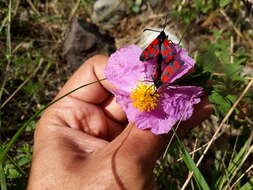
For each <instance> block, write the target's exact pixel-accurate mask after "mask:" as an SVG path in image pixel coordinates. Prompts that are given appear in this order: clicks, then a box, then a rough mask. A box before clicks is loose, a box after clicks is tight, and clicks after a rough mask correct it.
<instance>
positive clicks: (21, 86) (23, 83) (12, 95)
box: [0, 58, 44, 109]
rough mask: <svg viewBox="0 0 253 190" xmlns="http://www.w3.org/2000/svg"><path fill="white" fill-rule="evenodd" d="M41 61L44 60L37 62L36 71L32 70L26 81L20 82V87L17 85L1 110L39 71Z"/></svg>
mask: <svg viewBox="0 0 253 190" xmlns="http://www.w3.org/2000/svg"><path fill="white" fill-rule="evenodd" d="M43 61H44V59H43V58H41V59H40V61H39V64H38V66H37V67H36V69H35V70H34V72H33V73H31V74H30V75H29V76H28V77H27V79H26V80H25V81H24V82H22V83H21V84H20V85H19V87H18V88H17V89H16V90H15V91H14V92H13V93H12V94H11V95H10V96H9V97H8V98H7V99H6V100H5V101H4V102H3V104H2V105H1V106H0V109H2V108H3V107H4V106H5V105H6V104H7V103H8V102H9V101H10V100H11V99H12V98H13V97H14V96H15V95H16V94H17V93H18V91H19V90H20V89H22V88H23V86H24V85H25V84H26V83H27V82H29V80H30V79H31V78H32V77H33V76H34V75H35V74H36V73H37V72H38V70H39V68H40V66H41V64H42V63H43Z"/></svg>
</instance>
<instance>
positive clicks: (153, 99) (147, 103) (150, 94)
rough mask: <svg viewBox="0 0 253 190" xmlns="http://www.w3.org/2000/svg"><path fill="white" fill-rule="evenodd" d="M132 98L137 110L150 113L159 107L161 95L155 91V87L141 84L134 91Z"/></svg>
mask: <svg viewBox="0 0 253 190" xmlns="http://www.w3.org/2000/svg"><path fill="white" fill-rule="evenodd" d="M130 98H131V101H132V103H133V106H134V107H135V108H138V109H139V110H140V111H148V112H149V111H152V110H154V109H156V107H157V106H158V101H159V94H158V93H157V92H156V91H155V87H154V86H150V85H149V86H148V85H145V84H139V85H138V86H137V88H136V89H134V90H133V91H132V93H131V95H130Z"/></svg>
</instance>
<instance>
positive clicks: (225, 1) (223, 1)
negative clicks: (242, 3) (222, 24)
mask: <svg viewBox="0 0 253 190" xmlns="http://www.w3.org/2000/svg"><path fill="white" fill-rule="evenodd" d="M229 3H230V0H220V7H225V6H226V5H227V4H229Z"/></svg>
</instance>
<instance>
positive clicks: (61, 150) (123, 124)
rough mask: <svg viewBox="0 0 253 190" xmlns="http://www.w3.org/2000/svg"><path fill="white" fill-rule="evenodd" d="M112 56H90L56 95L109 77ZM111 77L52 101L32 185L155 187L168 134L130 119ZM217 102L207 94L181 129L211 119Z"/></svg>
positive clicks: (38, 140)
mask: <svg viewBox="0 0 253 190" xmlns="http://www.w3.org/2000/svg"><path fill="white" fill-rule="evenodd" d="M107 60H108V57H105V56H100V55H98V56H94V57H93V58H91V59H89V60H87V61H86V63H85V64H83V65H82V66H81V67H80V68H79V69H78V70H77V71H76V72H75V73H74V74H73V76H72V77H71V78H70V79H69V81H68V82H67V83H66V84H65V85H64V87H63V88H62V89H61V90H60V92H59V93H58V95H57V96H56V98H59V97H60V96H62V95H64V94H66V93H67V92H69V91H71V90H73V89H75V88H77V87H79V86H81V85H83V84H86V83H89V82H92V81H96V80H98V79H102V78H105V77H104V68H105V65H106V63H107ZM109 89H113V86H112V85H111V84H110V83H109V82H108V81H106V80H105V81H103V82H100V83H95V84H92V85H89V86H87V87H84V88H81V89H80V90H78V91H76V92H74V93H72V94H71V95H69V96H67V97H65V98H63V99H61V100H60V101H58V102H57V103H55V104H53V105H52V106H50V107H49V108H48V109H47V110H46V111H45V112H44V113H43V115H42V117H41V119H40V120H39V122H38V124H37V128H36V131H35V136H34V153H33V162H32V169H31V172H30V177H29V182H28V190H40V189H54V190H58V189H59V190H62V189H64V190H68V189H79V190H81V189H85V190H87V189H96V190H100V189H131V190H134V189H153V187H154V181H153V178H152V170H153V167H154V165H155V162H156V160H157V159H158V158H159V157H160V156H161V154H162V153H163V151H164V149H165V147H166V142H168V140H169V139H170V137H171V134H168V135H154V134H152V133H151V132H150V131H143V130H139V129H137V128H136V127H135V126H134V124H132V123H127V119H126V115H125V113H124V112H123V111H122V109H121V108H120V106H119V105H118V104H116V102H115V98H114V96H113V95H112V94H111V93H110V92H109V91H108V90H109ZM211 112H212V106H211V105H210V104H209V103H208V101H207V98H206V97H204V98H203V100H202V102H201V103H200V104H198V105H197V106H196V109H195V112H194V115H193V116H192V118H191V119H189V120H188V121H186V122H182V124H180V126H179V130H178V133H179V134H180V135H183V134H184V133H186V132H187V131H188V130H190V129H191V128H193V127H194V126H196V125H198V124H199V123H200V122H201V121H203V120H204V119H206V118H208V117H209V115H210V114H211Z"/></svg>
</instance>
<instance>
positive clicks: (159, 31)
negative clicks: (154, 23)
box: [143, 28, 161, 33]
mask: <svg viewBox="0 0 253 190" xmlns="http://www.w3.org/2000/svg"><path fill="white" fill-rule="evenodd" d="M147 30H148V31H153V32H159V33H160V32H161V31H158V30H153V29H149V28H146V29H144V30H143V32H145V31H147Z"/></svg>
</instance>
